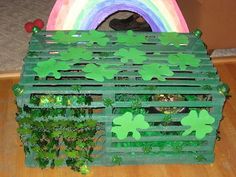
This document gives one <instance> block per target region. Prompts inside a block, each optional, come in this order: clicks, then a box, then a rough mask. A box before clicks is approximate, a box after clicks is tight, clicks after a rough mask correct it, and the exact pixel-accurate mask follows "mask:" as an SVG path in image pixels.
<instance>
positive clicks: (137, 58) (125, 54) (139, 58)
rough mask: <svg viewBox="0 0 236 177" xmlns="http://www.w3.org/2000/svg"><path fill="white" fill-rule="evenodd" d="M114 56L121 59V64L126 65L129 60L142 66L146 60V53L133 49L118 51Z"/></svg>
mask: <svg viewBox="0 0 236 177" xmlns="http://www.w3.org/2000/svg"><path fill="white" fill-rule="evenodd" d="M114 55H115V56H118V57H121V62H122V63H127V62H128V61H129V60H133V63H134V64H142V63H143V61H145V60H147V57H146V53H145V52H143V51H140V50H137V49H135V48H130V49H128V50H127V49H124V48H122V49H120V50H118V51H117V52H115V53H114Z"/></svg>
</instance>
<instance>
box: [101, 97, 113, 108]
mask: <svg viewBox="0 0 236 177" xmlns="http://www.w3.org/2000/svg"><path fill="white" fill-rule="evenodd" d="M113 103H114V101H113V100H112V99H111V98H105V99H103V104H104V106H106V107H110V106H111V107H112V104H113Z"/></svg>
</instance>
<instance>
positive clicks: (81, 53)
mask: <svg viewBox="0 0 236 177" xmlns="http://www.w3.org/2000/svg"><path fill="white" fill-rule="evenodd" d="M92 58H93V53H92V52H91V51H89V50H87V49H85V48H78V47H70V48H69V49H68V50H67V51H64V52H61V53H60V60H77V61H78V60H80V59H82V60H91V59H92Z"/></svg>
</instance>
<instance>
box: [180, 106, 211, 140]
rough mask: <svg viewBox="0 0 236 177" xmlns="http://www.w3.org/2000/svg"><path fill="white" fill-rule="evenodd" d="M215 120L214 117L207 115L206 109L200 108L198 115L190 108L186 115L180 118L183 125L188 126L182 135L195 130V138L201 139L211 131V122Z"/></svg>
mask: <svg viewBox="0 0 236 177" xmlns="http://www.w3.org/2000/svg"><path fill="white" fill-rule="evenodd" d="M214 122H215V118H214V117H212V116H211V115H209V113H208V112H207V110H201V111H200V113H199V116H198V113H197V111H196V110H192V111H191V112H190V113H189V114H188V115H187V116H186V117H184V118H183V119H182V120H181V124H182V125H184V126H190V128H189V129H187V130H185V131H184V132H183V134H182V136H187V135H189V134H190V133H192V132H193V131H195V132H196V138H197V139H203V138H204V137H205V136H206V134H207V133H210V132H212V130H213V128H212V126H211V124H213V123H214Z"/></svg>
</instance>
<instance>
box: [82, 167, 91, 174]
mask: <svg viewBox="0 0 236 177" xmlns="http://www.w3.org/2000/svg"><path fill="white" fill-rule="evenodd" d="M80 173H81V174H82V175H87V174H89V173H90V169H89V167H88V166H87V165H82V166H81V167H80Z"/></svg>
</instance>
